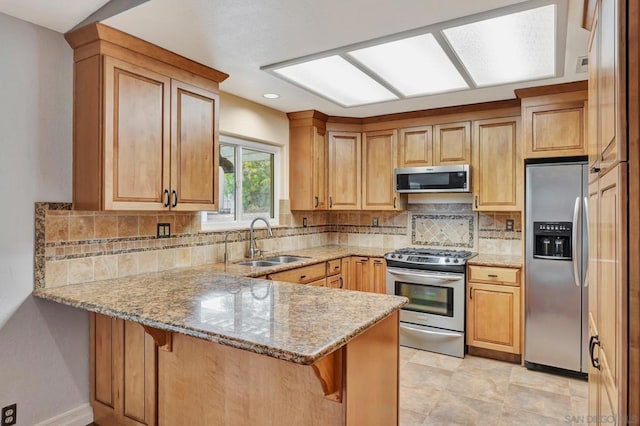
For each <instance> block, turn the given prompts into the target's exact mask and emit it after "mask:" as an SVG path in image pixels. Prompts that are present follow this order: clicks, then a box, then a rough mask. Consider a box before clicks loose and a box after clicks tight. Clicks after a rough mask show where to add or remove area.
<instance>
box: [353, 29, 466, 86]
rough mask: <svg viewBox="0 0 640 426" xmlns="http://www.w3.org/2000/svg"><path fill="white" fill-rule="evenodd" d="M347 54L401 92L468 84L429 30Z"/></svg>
mask: <svg viewBox="0 0 640 426" xmlns="http://www.w3.org/2000/svg"><path fill="white" fill-rule="evenodd" d="M349 55H350V56H351V57H353V58H355V59H356V60H357V61H358V62H360V63H361V64H362V65H364V66H366V67H367V68H369V69H370V70H372V71H373V72H374V73H376V74H377V75H379V76H380V77H381V78H383V79H384V80H385V81H387V82H388V83H389V84H391V85H392V86H393V87H394V88H396V89H397V90H398V91H399V92H400V93H402V95H404V96H418V95H429V94H434V93H442V92H449V91H453V90H459V89H467V88H468V87H469V86H468V85H467V83H466V82H465V80H464V78H462V76H461V75H460V73H459V72H458V70H457V69H456V67H455V66H454V65H453V63H452V62H451V61H450V60H449V57H448V56H447V54H446V53H445V52H444V50H443V49H442V47H440V45H439V44H438V42H437V41H436V39H435V37H434V36H433V35H432V34H422V35H419V36H416V37H410V38H405V39H402V40H397V41H392V42H389V43H384V44H379V45H377V46H371V47H366V48H364V49H359V50H355V51H352V52H349Z"/></svg>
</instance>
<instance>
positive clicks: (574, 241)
mask: <svg viewBox="0 0 640 426" xmlns="http://www.w3.org/2000/svg"><path fill="white" fill-rule="evenodd" d="M579 214H580V197H576V202H575V204H574V206H573V223H572V226H573V228H572V232H571V257H572V258H573V259H572V262H571V263H573V280H574V282H575V283H576V287H580V273H579V272H578V215H579Z"/></svg>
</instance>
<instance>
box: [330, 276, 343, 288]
mask: <svg viewBox="0 0 640 426" xmlns="http://www.w3.org/2000/svg"><path fill="white" fill-rule="evenodd" d="M327 287H331V288H343V287H344V280H343V279H342V275H340V274H336V275H332V276H330V277H327Z"/></svg>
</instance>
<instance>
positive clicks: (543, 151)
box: [522, 91, 587, 158]
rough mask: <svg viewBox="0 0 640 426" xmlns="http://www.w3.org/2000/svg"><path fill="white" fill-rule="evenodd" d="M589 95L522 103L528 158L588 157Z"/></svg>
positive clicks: (551, 97) (544, 98)
mask: <svg viewBox="0 0 640 426" xmlns="http://www.w3.org/2000/svg"><path fill="white" fill-rule="evenodd" d="M586 97H587V92H586V91H581V92H571V93H561V94H556V95H550V96H538V97H532V98H525V99H523V100H522V116H523V120H524V139H525V141H524V144H525V151H524V157H525V158H545V157H567V156H582V155H586V153H587V150H586V146H585V136H584V133H585V120H584V110H585V108H584V106H585V101H586Z"/></svg>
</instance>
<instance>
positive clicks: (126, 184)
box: [74, 57, 171, 210]
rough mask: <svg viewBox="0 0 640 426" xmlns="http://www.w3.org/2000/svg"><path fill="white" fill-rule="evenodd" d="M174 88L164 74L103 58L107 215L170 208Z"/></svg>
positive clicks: (105, 200) (105, 205)
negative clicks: (168, 192)
mask: <svg viewBox="0 0 640 426" xmlns="http://www.w3.org/2000/svg"><path fill="white" fill-rule="evenodd" d="M170 86H171V83H170V79H169V78H168V77H165V76H163V75H161V74H157V73H154V72H152V71H149V70H147V69H145V68H141V67H138V66H135V65H131V64H128V63H126V62H123V61H120V60H117V59H114V58H110V57H105V58H104V108H105V111H104V117H105V119H104V150H103V151H104V208H105V209H106V210H163V209H166V208H168V205H165V204H166V195H167V192H165V191H169V189H170V182H169V177H170V176H169V171H170V170H169V166H170V158H171V157H170V156H171V153H170V148H169V146H170V139H169V138H170V135H169V128H170V119H169V111H170V103H169V100H170V90H171V88H170ZM74 161H76V162H78V161H80V162H81V161H83V159H82V158H75V159H74Z"/></svg>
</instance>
